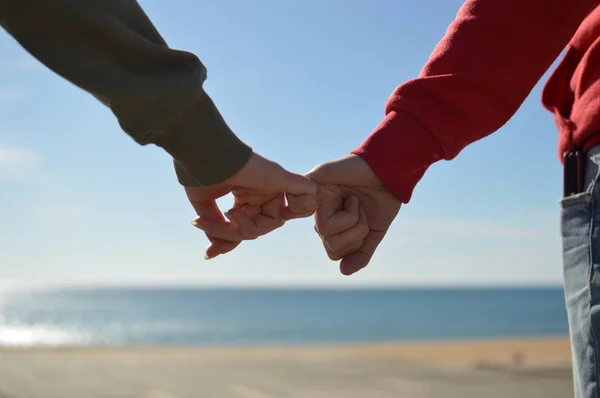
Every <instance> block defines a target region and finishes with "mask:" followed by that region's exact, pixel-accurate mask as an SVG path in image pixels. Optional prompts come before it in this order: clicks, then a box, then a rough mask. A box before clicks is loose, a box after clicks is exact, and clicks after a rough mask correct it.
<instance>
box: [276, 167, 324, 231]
mask: <svg viewBox="0 0 600 398" xmlns="http://www.w3.org/2000/svg"><path fill="white" fill-rule="evenodd" d="M284 175H285V181H284V184H285V195H286V198H287V202H288V205H287V207H286V209H285V210H284V213H283V214H284V218H285V219H286V220H291V219H293V218H301V217H309V216H311V215H313V214H314V212H315V211H316V210H317V206H318V204H319V203H318V200H317V191H318V186H317V184H316V183H314V182H313V181H312V180H310V179H309V178H307V177H304V176H302V175H299V174H294V173H290V172H288V171H285V172H284Z"/></svg>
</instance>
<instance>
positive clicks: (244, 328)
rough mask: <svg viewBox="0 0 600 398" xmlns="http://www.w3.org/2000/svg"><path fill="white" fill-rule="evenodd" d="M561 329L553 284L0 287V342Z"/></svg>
mask: <svg viewBox="0 0 600 398" xmlns="http://www.w3.org/2000/svg"><path fill="white" fill-rule="evenodd" d="M567 333H568V325H567V317H566V311H565V304H564V293H563V290H562V289H560V288H510V289H509V288H502V289H499V288H494V289H492V288H489V289H488V288H486V289H483V288H479V289H474V288H469V289H459V288H445V289H439V288H435V289H434V288H422V289H406V288H385V289H384V288H360V289H325V288H318V289H317V288H310V289H308V288H306V289H300V288H285V289H284V288H277V289H276V288H268V289H266V288H265V289H259V288H243V289H242V288H95V289H91V288H90V289H81V288H80V289H63V290H28V291H12V292H11V291H8V292H3V293H0V347H35V346H207V345H211V346H232V345H319V344H327V345H331V344H348V343H382V342H408V341H427V340H452V339H473V338H512V337H530V336H545V335H566V334H567Z"/></svg>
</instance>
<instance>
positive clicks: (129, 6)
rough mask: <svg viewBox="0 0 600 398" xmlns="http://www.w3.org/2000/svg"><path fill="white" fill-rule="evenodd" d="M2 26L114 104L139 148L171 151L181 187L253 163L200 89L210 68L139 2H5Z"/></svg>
mask: <svg viewBox="0 0 600 398" xmlns="http://www.w3.org/2000/svg"><path fill="white" fill-rule="evenodd" d="M0 23H1V24H2V26H3V27H4V29H6V31H7V32H8V33H9V34H11V35H12V36H13V37H14V38H15V39H16V40H17V41H18V42H19V43H20V44H21V45H22V46H23V47H24V48H25V49H26V50H27V51H28V52H29V53H31V54H32V55H33V56H34V57H36V58H37V59H38V60H39V61H41V62H42V63H43V64H45V65H46V66H47V67H48V68H50V69H51V70H53V71H54V72H56V73H57V74H59V75H60V76H62V77H64V78H65V79H67V80H68V81H70V82H71V83H73V84H75V85H77V86H78V87H80V88H82V89H83V90H85V91H87V92H89V93H90V94H92V95H94V96H95V97H96V98H97V99H98V100H100V101H101V102H102V103H104V104H105V105H106V106H108V107H109V108H110V109H111V110H112V112H113V113H114V115H115V116H116V117H117V119H118V121H119V124H120V126H121V127H122V129H123V130H124V131H125V132H126V133H127V134H128V135H129V136H131V137H132V138H133V139H134V140H135V141H136V142H137V143H138V144H140V145H147V144H154V145H157V146H159V147H162V148H163V149H164V150H165V151H167V152H168V153H169V154H170V155H171V156H172V157H173V159H174V161H175V169H176V172H177V175H178V178H179V181H180V182H181V184H183V185H186V186H206V185H212V184H215V183H219V182H222V181H224V180H226V179H227V178H229V177H231V176H233V175H234V174H235V173H237V172H238V171H239V170H240V169H241V168H242V167H243V166H244V165H245V164H246V162H247V161H248V159H249V158H250V155H251V154H252V150H251V148H250V147H249V146H247V145H246V144H245V143H243V142H242V141H241V140H240V139H239V138H238V137H237V136H236V135H235V134H234V133H233V132H232V131H231V129H230V128H229V127H228V126H227V123H226V122H225V121H224V120H223V118H222V116H221V114H220V113H219V111H218V109H217V108H216V106H215V104H214V103H213V101H212V100H211V99H210V97H209V96H208V95H207V94H206V92H205V91H204V89H203V88H202V85H203V83H204V81H205V80H206V68H205V67H204V65H203V64H202V63H201V62H200V60H199V59H198V58H197V57H196V56H195V55H193V54H191V53H189V52H185V51H179V50H174V49H170V48H169V47H168V46H167V44H166V43H165V41H164V40H163V38H162V37H161V36H160V34H159V33H158V32H157V30H156V29H155V27H154V26H153V24H152V22H151V21H150V20H149V19H148V17H147V16H146V14H145V13H144V11H143V10H142V9H141V7H140V6H139V5H138V3H137V2H136V1H134V0H1V1H0Z"/></svg>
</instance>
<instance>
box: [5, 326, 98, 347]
mask: <svg viewBox="0 0 600 398" xmlns="http://www.w3.org/2000/svg"><path fill="white" fill-rule="evenodd" d="M86 341H87V338H86V336H85V335H83V334H81V333H77V332H74V331H70V330H64V329H59V328H56V327H49V326H44V325H35V326H5V325H0V347H33V346H67V345H83V344H86Z"/></svg>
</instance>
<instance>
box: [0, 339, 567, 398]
mask: <svg viewBox="0 0 600 398" xmlns="http://www.w3.org/2000/svg"><path fill="white" fill-rule="evenodd" d="M570 362H571V354H570V350H569V342H568V339H567V338H566V337H552V338H539V339H512V340H486V341H453V342H428V343H414V344H412V343H405V344H376V345H353V346H335V347H334V346H325V347H248V348H244V347H235V348H234V347H224V348H64V349H41V348H31V349H21V348H16V349H0V398H38V397H39V398H42V397H43V398H58V397H61V398H83V397H85V398H100V397H102V398H112V397H123V398H125V397H140V398H188V397H189V398H191V397H194V398H203V397H207V398H213V397H214V398H232V397H246V398H267V397H273V398H276V397H282V398H288V397H289V398H296V397H298V398H299V397H307V398H321V397H322V398H338V397H340V398H341V397H343V398H355V397H356V398H358V397H360V398H362V397H365V398H366V397H369V398H387V397H415V398H420V397H427V398H429V397H440V396H443V397H462V398H471V397H486V398H495V397H515V398H518V397H528V398H531V397H544V398H553V397H557V398H558V397H560V398H565V397H572V396H573V392H572V380H571V368H570Z"/></svg>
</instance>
